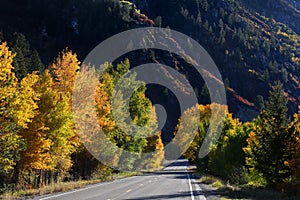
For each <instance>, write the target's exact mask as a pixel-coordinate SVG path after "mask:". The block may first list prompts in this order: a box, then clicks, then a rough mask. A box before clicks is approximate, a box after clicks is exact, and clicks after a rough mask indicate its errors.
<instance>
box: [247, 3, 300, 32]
mask: <svg viewBox="0 0 300 200" xmlns="http://www.w3.org/2000/svg"><path fill="white" fill-rule="evenodd" d="M241 1H242V2H243V3H245V5H246V6H249V7H250V8H252V9H253V10H254V11H257V12H258V13H260V14H263V15H264V16H267V17H269V18H274V19H275V20H276V21H278V22H282V23H284V24H286V25H287V26H289V27H290V28H292V29H293V30H294V31H295V32H296V33H298V34H300V27H299V23H300V10H299V9H300V1H299V0H276V1H273V0H265V1H259V0H241Z"/></svg>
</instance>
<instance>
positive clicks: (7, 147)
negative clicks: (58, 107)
mask: <svg viewBox="0 0 300 200" xmlns="http://www.w3.org/2000/svg"><path fill="white" fill-rule="evenodd" d="M14 56H15V54H13V53H12V52H11V51H10V50H9V48H8V47H7V45H6V43H5V42H4V43H1V44H0V172H6V173H7V172H9V171H11V170H12V169H13V167H14V166H15V164H16V162H17V161H18V160H19V153H18V152H19V150H21V149H24V147H25V146H24V144H25V143H24V141H23V140H22V139H21V138H20V137H19V135H17V133H16V132H17V131H18V128H17V124H16V122H15V121H14V116H13V106H12V103H13V101H14V98H15V94H16V90H17V84H18V80H17V78H16V77H15V74H14V73H13V71H12V70H13V66H12V62H13V58H14Z"/></svg>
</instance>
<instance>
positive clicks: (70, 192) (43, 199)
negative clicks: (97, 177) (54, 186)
mask: <svg viewBox="0 0 300 200" xmlns="http://www.w3.org/2000/svg"><path fill="white" fill-rule="evenodd" d="M133 177H135V176H132V177H127V178H125V179H129V178H133ZM123 180H124V179H116V180H113V181H110V182H102V183H98V184H95V185H92V186H90V187H85V188H81V189H77V190H72V191H68V192H64V193H61V194H56V195H52V196H49V197H44V198H40V199H38V200H46V199H52V198H55V197H61V196H64V195H67V194H72V193H75V192H81V191H84V190H88V189H92V188H96V187H99V186H100V185H107V184H111V183H113V182H116V181H123ZM37 198H38V197H37Z"/></svg>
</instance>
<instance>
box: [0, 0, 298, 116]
mask: <svg viewBox="0 0 300 200" xmlns="http://www.w3.org/2000/svg"><path fill="white" fill-rule="evenodd" d="M132 2H133V3H134V4H132V3H129V2H126V1H115V0H99V1H86V0H75V1H74V0H66V1H63V2H62V1H59V0H54V1H51V2H49V1H46V0H42V1H39V2H38V3H36V2H35V3H34V1H32V0H27V1H22V2H19V1H16V0H13V1H4V2H3V4H2V7H3V12H1V13H0V17H1V18H2V19H4V18H5V17H6V16H8V15H9V13H12V14H11V15H9V16H10V17H9V18H8V19H7V20H1V21H0V32H2V33H3V35H4V40H12V34H13V33H14V32H20V33H22V34H24V35H25V36H26V38H27V40H28V41H29V43H30V45H31V47H32V49H36V50H37V51H38V52H39V55H40V57H41V59H42V61H43V63H44V64H45V65H46V66H47V65H48V63H50V62H51V61H52V59H53V58H54V56H55V55H56V54H57V51H59V50H61V49H63V48H65V47H66V46H68V47H69V48H70V49H72V50H73V51H75V52H76V53H77V54H78V56H79V59H80V60H82V59H83V58H84V57H85V56H86V55H87V53H88V52H90V51H91V50H92V49H93V47H95V46H96V45H97V44H99V43H100V42H101V41H103V40H104V39H106V38H108V37H109V36H112V35H114V34H116V33H119V32H121V31H124V30H128V29H131V28H135V27H143V26H162V27H167V26H169V27H170V28H172V29H175V30H178V31H180V32H183V33H185V34H187V35H189V36H191V37H192V38H194V39H195V40H197V41H198V42H199V43H200V44H201V45H202V46H203V47H204V48H205V49H206V50H207V51H208V52H209V53H210V55H211V56H212V57H213V59H214V61H215V62H216V64H217V66H218V67H219V69H220V71H221V73H222V75H223V79H224V80H226V81H225V82H226V85H227V93H228V102H229V109H230V111H231V112H233V113H234V115H235V116H237V117H240V118H241V119H242V120H243V121H248V120H251V119H252V118H253V117H255V116H256V114H257V113H258V111H259V109H260V105H261V102H262V99H263V98H264V99H265V98H266V97H267V96H268V91H269V90H270V86H272V85H274V83H275V82H276V81H278V80H279V81H281V82H283V83H284V88H285V90H286V92H287V94H288V95H289V100H290V101H289V107H290V112H291V113H294V112H295V111H296V108H297V104H298V103H299V99H298V97H299V95H300V89H299V87H300V80H299V74H300V64H299V57H300V49H299V47H300V43H299V41H300V37H299V35H298V34H297V32H298V33H299V30H298V28H299V27H298V24H299V23H297V22H298V21H299V12H298V6H299V1H293V2H295V3H293V2H292V3H290V1H287V0H281V1H278V3H277V4H274V3H273V4H272V2H273V1H264V2H263V3H261V2H258V1H247V0H212V1H208V0H182V1H179V0H165V1H163V2H162V1H158V0H151V1H150V0H141V1H136V0H132ZM288 2H289V3H288ZM143 13H144V14H145V15H144V14H143ZM278 13H280V14H278ZM272 16H273V17H274V19H273V18H272ZM154 23H155V24H154ZM284 23H287V24H284ZM12 24H13V25H12ZM137 55H139V54H137ZM151 55H155V54H153V53H152V54H147V55H145V54H144V56H142V58H141V56H133V55H128V57H130V58H132V59H131V63H133V66H136V65H137V64H141V63H143V62H145V61H147V62H149V61H155V62H164V63H167V64H169V65H171V66H172V65H173V67H175V66H174V64H175V63H176V62H174V60H175V61H176V60H177V61H178V58H176V57H173V55H168V54H167V53H164V52H157V53H156V56H154V57H153V56H152V57H151ZM170 56H171V58H170ZM177 63H179V64H178V66H177V67H181V68H182V70H183V71H184V72H183V73H187V74H189V75H191V73H192V72H191V71H190V72H188V71H189V70H190V69H187V68H184V67H183V63H181V62H177ZM180 63H181V64H180ZM190 77H193V76H190ZM191 79H192V80H190V81H191V82H192V84H193V87H194V88H197V90H198V91H199V93H200V94H203V95H202V96H201V95H200V96H201V97H199V98H200V102H201V103H207V102H209V100H208V99H207V95H205V87H204V86H203V81H202V80H200V79H201V78H200V79H199V80H198V78H197V79H196V80H195V79H194V80H193V78H191ZM172 101H173V100H172ZM164 103H165V104H170V102H164ZM174 118H175V117H174Z"/></svg>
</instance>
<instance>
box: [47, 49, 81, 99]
mask: <svg viewBox="0 0 300 200" xmlns="http://www.w3.org/2000/svg"><path fill="white" fill-rule="evenodd" d="M79 65H80V62H79V61H78V59H77V55H76V54H75V53H73V52H72V51H69V50H68V49H65V50H64V51H63V52H61V53H60V54H59V55H58V57H57V58H56V59H55V61H54V62H53V64H52V65H51V66H50V69H51V71H52V72H53V74H54V81H55V82H54V85H55V87H56V88H58V89H59V92H61V93H63V94H66V93H69V94H71V93H72V91H73V87H74V81H75V77H76V73H77V71H78V70H79V68H80V66H79Z"/></svg>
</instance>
